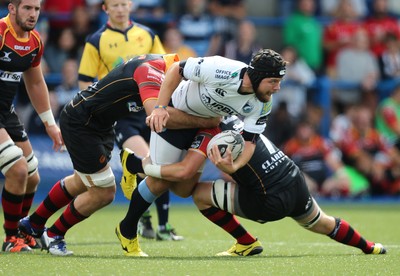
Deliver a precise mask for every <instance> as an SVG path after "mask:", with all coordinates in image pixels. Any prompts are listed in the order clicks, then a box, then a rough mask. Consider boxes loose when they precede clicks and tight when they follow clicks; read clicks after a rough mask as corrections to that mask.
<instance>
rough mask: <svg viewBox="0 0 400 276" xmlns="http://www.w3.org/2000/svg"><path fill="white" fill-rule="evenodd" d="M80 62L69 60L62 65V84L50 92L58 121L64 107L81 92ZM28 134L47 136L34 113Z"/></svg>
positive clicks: (53, 109) (52, 106)
mask: <svg viewBox="0 0 400 276" xmlns="http://www.w3.org/2000/svg"><path fill="white" fill-rule="evenodd" d="M77 72H78V61H77V60H76V59H73V58H68V59H67V60H65V62H64V63H63V65H62V79H61V83H60V84H59V85H58V86H56V87H55V88H54V90H52V91H50V93H49V97H50V105H51V110H52V112H53V114H54V117H55V119H56V121H58V118H59V114H60V112H61V110H62V108H63V107H64V105H65V104H66V103H68V102H70V101H71V99H72V97H73V96H74V95H75V94H76V93H77V92H78V91H79V86H78V74H77ZM27 129H28V132H29V133H35V134H45V133H46V131H45V128H44V126H43V124H42V123H41V121H40V118H39V116H37V114H35V113H32V115H31V116H30V119H29V123H28V128H27Z"/></svg>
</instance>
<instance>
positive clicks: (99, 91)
mask: <svg viewBox="0 0 400 276" xmlns="http://www.w3.org/2000/svg"><path fill="white" fill-rule="evenodd" d="M177 60H178V57H177V55H175V54H171V55H156V54H151V55H142V56H138V57H135V58H132V59H130V60H128V61H127V62H125V63H123V64H121V65H119V66H117V67H116V68H114V69H113V70H112V71H111V72H110V73H109V74H108V75H106V76H105V77H104V78H102V79H101V80H100V81H98V82H96V83H94V84H92V85H90V86H89V87H88V88H87V89H85V90H82V91H80V92H78V94H77V95H76V96H75V97H74V98H73V99H72V101H71V102H70V103H69V104H67V105H66V108H65V111H66V112H67V114H68V115H69V116H70V117H73V118H74V119H75V120H77V121H80V122H82V123H84V124H85V125H88V126H92V127H96V128H99V127H100V128H108V127H111V126H112V125H113V124H114V123H115V121H117V120H119V119H121V118H123V117H125V116H127V115H128V114H130V113H131V112H138V111H140V110H142V109H143V102H145V101H146V100H148V99H150V98H152V99H157V97H158V92H159V88H160V85H161V82H162V80H163V78H164V74H165V72H166V70H167V69H168V68H169V66H170V65H171V64H172V63H173V62H175V61H177ZM142 65H143V66H142Z"/></svg>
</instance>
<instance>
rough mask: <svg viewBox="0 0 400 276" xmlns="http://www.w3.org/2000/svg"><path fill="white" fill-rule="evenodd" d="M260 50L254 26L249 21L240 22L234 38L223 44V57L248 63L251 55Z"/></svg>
mask: <svg viewBox="0 0 400 276" xmlns="http://www.w3.org/2000/svg"><path fill="white" fill-rule="evenodd" d="M260 48H261V45H260V43H259V42H258V41H257V30H256V26H255V25H254V23H253V22H251V21H250V20H242V21H240V23H239V25H238V29H237V31H236V33H235V34H234V37H233V38H232V39H231V40H229V41H227V42H226V43H225V49H224V56H225V57H227V58H231V59H235V60H239V61H242V62H244V63H249V62H250V60H251V57H252V54H253V53H254V52H256V51H258V50H259V49H260Z"/></svg>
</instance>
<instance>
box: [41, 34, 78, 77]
mask: <svg viewBox="0 0 400 276" xmlns="http://www.w3.org/2000/svg"><path fill="white" fill-rule="evenodd" d="M44 57H45V59H46V61H47V64H48V66H49V69H50V72H52V73H61V68H62V66H63V64H64V62H65V61H66V60H67V59H68V58H77V57H78V48H77V44H76V38H75V35H74V33H73V31H72V29H71V28H65V29H64V30H63V31H62V32H61V35H60V37H59V38H58V41H57V44H49V45H48V46H47V47H46V51H45V52H44Z"/></svg>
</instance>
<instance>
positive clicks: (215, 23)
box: [0, 0, 400, 197]
mask: <svg viewBox="0 0 400 276" xmlns="http://www.w3.org/2000/svg"><path fill="white" fill-rule="evenodd" d="M7 3H8V1H7V0H2V1H0V7H1V8H2V9H7ZM174 3H177V5H175V6H174V9H171V4H170V3H169V1H165V0H164V1H163V0H152V1H150V0H147V1H145V0H133V4H134V5H133V6H134V8H133V10H132V12H131V14H132V20H133V21H135V22H137V23H140V24H144V25H146V26H149V27H150V28H152V29H153V30H154V31H155V32H156V33H157V34H158V35H159V36H160V38H161V39H162V42H163V45H164V47H165V49H166V51H167V52H176V53H178V54H179V56H180V58H181V59H186V58H188V57H190V56H209V55H222V56H226V57H228V58H232V59H236V60H240V61H243V62H245V63H248V62H249V61H250V59H251V54H252V52H253V51H255V50H257V49H259V48H261V47H262V48H271V46H270V45H268V42H265V40H261V39H259V38H260V37H264V36H268V35H269V34H268V33H263V32H262V31H260V29H259V28H257V27H258V26H257V24H256V23H255V22H254V21H252V20H251V19H250V18H251V14H250V13H249V11H248V7H247V6H246V0H182V1H174ZM101 5H102V1H100V0H86V1H85V0H70V1H59V0H44V1H43V4H42V6H43V9H42V15H41V19H40V22H39V23H38V25H37V30H38V31H39V32H40V34H41V36H42V39H43V41H44V43H45V52H44V59H43V62H42V66H43V71H44V73H45V76H46V75H54V74H56V75H59V76H60V78H59V81H57V82H52V83H49V88H50V90H51V102H52V105H53V107H52V108H53V111H54V113H55V114H58V112H59V111H60V108H61V107H62V106H63V105H64V104H65V103H66V102H68V101H69V99H70V98H71V96H72V95H73V94H75V93H76V92H77V91H78V89H79V88H78V80H77V77H78V73H77V72H78V66H79V61H80V56H81V53H82V50H83V47H84V45H85V39H86V37H87V35H88V34H90V33H92V32H94V31H96V30H97V29H98V28H99V27H100V26H102V25H103V24H105V23H106V20H107V16H106V14H104V12H103V11H102V8H101ZM275 6H276V8H277V11H276V16H277V17H281V18H284V20H283V21H282V22H283V23H282V25H281V26H279V28H281V30H282V32H281V34H282V36H281V40H282V41H281V42H280V44H281V48H280V49H274V50H277V51H279V52H280V53H281V54H282V56H283V57H284V59H285V60H287V61H289V62H290V63H289V65H288V66H287V74H286V76H285V79H284V81H283V82H282V87H281V90H280V92H278V93H277V94H276V95H274V107H273V111H272V114H271V116H270V118H269V121H268V127H267V130H266V133H265V134H266V136H267V137H269V138H270V139H271V140H272V141H273V142H274V143H275V144H276V145H278V146H280V147H281V148H282V149H283V150H284V151H285V152H286V154H287V155H289V156H290V157H291V158H293V160H295V161H296V163H297V164H298V165H299V166H300V167H301V168H302V170H303V171H304V172H305V175H306V178H307V183H308V184H309V187H310V190H311V191H312V193H313V194H314V195H319V196H326V197H358V196H364V195H398V194H400V142H399V141H400V139H399V136H400V85H399V84H400V82H399V80H400V40H399V39H400V23H399V19H400V1H397V0H296V1H290V0H281V1H276V4H275ZM253 8H254V7H253ZM274 39H276V38H274ZM267 41H268V40H267ZM322 78H327V79H328V80H329V81H330V82H331V83H333V85H332V86H330V90H329V98H330V101H329V106H328V107H327V106H321V104H320V102H318V100H316V98H318V95H319V93H320V87H319V85H318V81H319V80H321V79H322ZM17 108H18V109H19V113H20V114H21V118H22V119H23V120H25V121H24V123H25V125H26V127H27V129H28V131H29V132H30V133H42V132H43V131H44V130H43V129H42V126H41V123H40V119H39V118H37V116H36V115H34V112H32V109H31V108H30V106H29V100H27V98H26V95H25V94H24V93H23V87H21V91H20V94H19V97H18V105H17ZM326 110H329V125H328V126H326V125H325V126H324V127H326V128H327V129H329V133H328V135H326V133H322V132H321V125H322V124H324V123H326V121H324V122H323V121H322V120H321V118H322V117H323V115H322V114H323V113H324V111H325V112H326Z"/></svg>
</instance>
